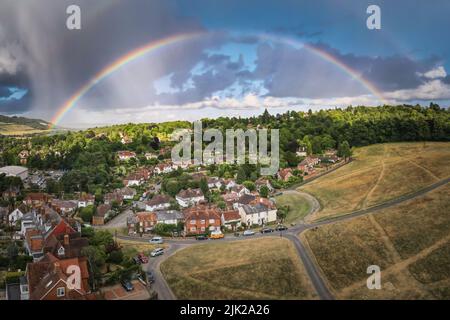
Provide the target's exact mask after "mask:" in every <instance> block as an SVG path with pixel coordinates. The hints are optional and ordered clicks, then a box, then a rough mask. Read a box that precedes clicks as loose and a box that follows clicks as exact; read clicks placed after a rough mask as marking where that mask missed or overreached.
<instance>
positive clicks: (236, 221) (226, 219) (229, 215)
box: [221, 210, 241, 231]
mask: <svg viewBox="0 0 450 320" xmlns="http://www.w3.org/2000/svg"><path fill="white" fill-rule="evenodd" d="M221 221H222V225H223V226H224V227H225V228H227V229H228V230H232V231H235V230H236V228H238V227H240V226H241V215H240V213H239V210H227V211H224V212H222V216H221Z"/></svg>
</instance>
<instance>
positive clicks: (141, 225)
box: [127, 211, 157, 234]
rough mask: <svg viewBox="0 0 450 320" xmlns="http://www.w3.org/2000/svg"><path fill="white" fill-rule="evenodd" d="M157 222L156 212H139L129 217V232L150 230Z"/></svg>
mask: <svg viewBox="0 0 450 320" xmlns="http://www.w3.org/2000/svg"><path fill="white" fill-rule="evenodd" d="M156 223H157V221H156V214H155V213H154V212H145V211H144V212H138V213H136V214H135V215H134V216H130V217H128V219H127V226H128V234H136V233H146V232H150V231H152V230H153V227H154V226H155V224H156Z"/></svg>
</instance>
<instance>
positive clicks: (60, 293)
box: [56, 287, 66, 297]
mask: <svg viewBox="0 0 450 320" xmlns="http://www.w3.org/2000/svg"><path fill="white" fill-rule="evenodd" d="M65 295H66V288H64V287H61V288H57V289H56V296H57V297H64V296H65Z"/></svg>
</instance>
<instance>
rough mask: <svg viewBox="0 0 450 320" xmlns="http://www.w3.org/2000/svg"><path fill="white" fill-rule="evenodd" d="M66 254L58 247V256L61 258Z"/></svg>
mask: <svg viewBox="0 0 450 320" xmlns="http://www.w3.org/2000/svg"><path fill="white" fill-rule="evenodd" d="M65 254H66V250H64V247H60V248H59V249H58V256H63V255H65Z"/></svg>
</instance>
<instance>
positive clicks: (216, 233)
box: [209, 231, 225, 239]
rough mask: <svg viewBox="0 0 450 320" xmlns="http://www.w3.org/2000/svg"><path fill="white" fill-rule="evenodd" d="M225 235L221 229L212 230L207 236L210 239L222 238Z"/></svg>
mask: <svg viewBox="0 0 450 320" xmlns="http://www.w3.org/2000/svg"><path fill="white" fill-rule="evenodd" d="M223 237H225V235H224V234H223V233H222V232H221V231H213V232H211V235H210V236H209V238H210V239H222V238H223Z"/></svg>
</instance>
